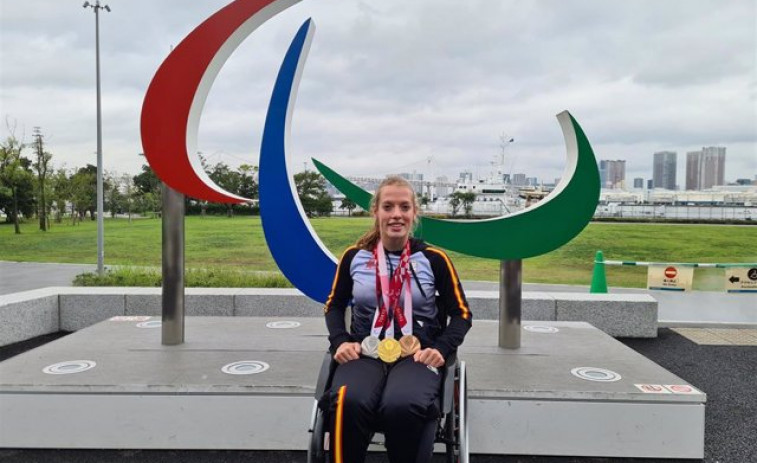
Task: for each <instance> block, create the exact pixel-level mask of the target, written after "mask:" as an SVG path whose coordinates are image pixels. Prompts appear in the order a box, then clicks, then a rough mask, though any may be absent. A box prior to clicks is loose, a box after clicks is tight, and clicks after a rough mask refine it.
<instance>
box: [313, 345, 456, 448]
mask: <svg viewBox="0 0 757 463" xmlns="http://www.w3.org/2000/svg"><path fill="white" fill-rule="evenodd" d="M336 367H337V363H336V361H335V360H334V359H333V358H332V357H331V354H330V353H328V352H327V353H326V354H325V356H324V359H323V363H322V365H321V370H320V373H319V375H318V381H317V382H316V387H315V403H314V404H313V412H312V414H311V418H310V428H309V429H308V432H309V433H310V442H309V445H308V453H307V461H308V463H326V462H327V461H328V452H329V451H328V445H329V429H328V428H329V423H328V420H327V416H326V415H325V413H324V411H323V410H322V409H321V408H320V407H319V405H318V402H319V400H320V398H321V397H322V396H323V394H324V392H325V391H326V390H328V389H329V387H330V386H331V378H332V377H333V375H334V371H335V370H336ZM441 370H442V374H443V378H442V386H441V391H440V394H439V403H440V405H441V407H440V409H441V413H440V416H439V418H437V427H436V434H435V438H434V444H435V448H436V444H441V445H442V446H444V448H445V450H446V462H447V463H468V462H469V451H468V389H467V377H466V372H465V362H464V361H461V360H458V359H457V356H456V355H454V354H453V355H450V356H449V358H448V359H447V363H446V365H445V366H444V367H443V368H442V369H441ZM375 434H380V431H377V432H376V433H375ZM375 434H374V438H372V439H371V444H378V445H381V444H382V442H381V441H378V440H376V439H375V437H376V435H375Z"/></svg>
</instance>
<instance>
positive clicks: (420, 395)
mask: <svg viewBox="0 0 757 463" xmlns="http://www.w3.org/2000/svg"><path fill="white" fill-rule="evenodd" d="M440 388H441V372H439V371H437V370H436V369H433V368H430V367H427V366H426V365H424V364H422V363H418V362H415V361H414V360H413V359H412V357H407V358H403V359H401V360H399V361H398V362H397V363H395V364H392V365H387V364H385V363H383V362H381V361H380V360H376V359H372V358H366V357H361V358H360V359H358V360H352V361H349V362H347V363H344V364H342V365H339V366H338V367H337V369H336V371H335V373H334V378H333V380H332V383H331V389H330V393H329V399H330V404H329V412H330V413H329V416H330V423H329V424H330V428H329V430H330V436H331V437H330V439H331V441H330V448H331V452H330V453H331V461H332V462H333V463H362V462H363V461H364V460H365V456H366V452H367V448H368V445H369V444H370V437H371V434H372V433H373V432H374V431H375V430H377V429H379V430H381V431H383V432H384V436H385V438H386V449H387V453H388V455H389V461H391V462H392V463H427V462H429V461H430V460H431V455H432V453H433V448H434V433H435V431H436V423H437V421H436V420H437V418H438V417H439V404H438V397H439V391H440Z"/></svg>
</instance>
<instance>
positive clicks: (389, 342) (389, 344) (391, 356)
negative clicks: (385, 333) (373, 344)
mask: <svg viewBox="0 0 757 463" xmlns="http://www.w3.org/2000/svg"><path fill="white" fill-rule="evenodd" d="M401 353H402V348H401V347H400V343H399V342H397V340H396V339H394V338H386V339H384V340H383V341H381V343H380V344H379V346H378V356H379V358H380V359H381V360H383V361H384V362H386V363H394V362H396V361H397V359H398V358H400V354H401Z"/></svg>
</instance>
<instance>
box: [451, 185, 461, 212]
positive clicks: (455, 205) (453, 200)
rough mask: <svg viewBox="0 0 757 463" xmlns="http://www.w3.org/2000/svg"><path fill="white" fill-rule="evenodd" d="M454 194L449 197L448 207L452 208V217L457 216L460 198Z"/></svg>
mask: <svg viewBox="0 0 757 463" xmlns="http://www.w3.org/2000/svg"><path fill="white" fill-rule="evenodd" d="M456 193H457V191H456V192H454V193H452V194H451V195H449V205H450V206H452V217H454V216H456V215H457V211H459V210H460V202H461V201H460V197H459V196H458V195H457V194H456Z"/></svg>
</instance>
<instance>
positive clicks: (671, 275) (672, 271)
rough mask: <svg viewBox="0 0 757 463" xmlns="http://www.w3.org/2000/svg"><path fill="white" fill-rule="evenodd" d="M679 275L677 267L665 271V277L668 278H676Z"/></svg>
mask: <svg viewBox="0 0 757 463" xmlns="http://www.w3.org/2000/svg"><path fill="white" fill-rule="evenodd" d="M676 275H678V270H676V268H675V267H668V268H666V269H665V276H666V277H668V278H675V277H676Z"/></svg>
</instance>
